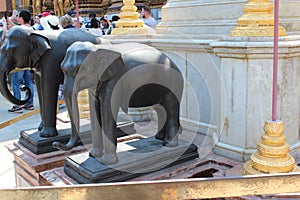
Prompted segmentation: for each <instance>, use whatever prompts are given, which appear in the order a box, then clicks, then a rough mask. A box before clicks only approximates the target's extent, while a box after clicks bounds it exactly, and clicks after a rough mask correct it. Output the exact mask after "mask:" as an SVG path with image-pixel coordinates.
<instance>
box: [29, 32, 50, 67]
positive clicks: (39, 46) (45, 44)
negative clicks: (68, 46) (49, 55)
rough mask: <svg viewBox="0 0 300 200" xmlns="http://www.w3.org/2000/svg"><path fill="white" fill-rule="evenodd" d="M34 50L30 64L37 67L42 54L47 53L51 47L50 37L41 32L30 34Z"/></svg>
mask: <svg viewBox="0 0 300 200" xmlns="http://www.w3.org/2000/svg"><path fill="white" fill-rule="evenodd" d="M30 39H31V45H32V50H31V54H30V63H29V64H30V66H31V67H36V65H37V63H38V61H39V60H40V58H41V56H43V55H44V54H45V52H46V51H47V50H49V49H52V48H51V45H50V41H49V39H48V38H47V37H46V36H44V35H41V34H37V33H31V34H30Z"/></svg>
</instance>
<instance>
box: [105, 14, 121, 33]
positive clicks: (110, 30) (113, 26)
mask: <svg viewBox="0 0 300 200" xmlns="http://www.w3.org/2000/svg"><path fill="white" fill-rule="evenodd" d="M119 19H120V17H119V16H118V15H114V16H112V18H111V24H110V26H109V27H108V30H107V31H106V35H110V34H111V32H112V30H113V29H114V28H116V21H118V20H119Z"/></svg>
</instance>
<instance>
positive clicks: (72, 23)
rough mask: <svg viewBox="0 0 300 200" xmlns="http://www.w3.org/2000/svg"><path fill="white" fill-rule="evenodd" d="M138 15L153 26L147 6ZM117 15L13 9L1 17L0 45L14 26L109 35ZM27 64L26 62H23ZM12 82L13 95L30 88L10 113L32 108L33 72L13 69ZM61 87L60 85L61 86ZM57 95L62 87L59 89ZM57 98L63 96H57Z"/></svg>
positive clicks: (153, 22) (19, 96) (114, 26)
mask: <svg viewBox="0 0 300 200" xmlns="http://www.w3.org/2000/svg"><path fill="white" fill-rule="evenodd" d="M141 17H142V18H143V20H144V22H145V25H147V26H149V27H151V28H154V29H155V27H156V20H155V19H154V18H153V17H152V16H151V10H150V8H149V7H148V6H145V7H144V8H142V12H141ZM119 19H120V18H119V16H118V15H114V16H112V18H111V20H109V19H108V17H107V16H106V15H104V16H102V17H101V18H97V15H96V13H94V12H91V13H89V15H88V19H86V20H85V19H84V18H82V17H80V16H77V15H76V12H75V10H70V11H68V12H67V13H66V14H65V15H64V16H61V17H58V16H56V15H55V13H54V12H53V11H45V12H43V13H40V14H37V15H36V16H34V17H33V18H32V17H31V13H30V12H29V11H28V10H15V11H13V13H12V15H11V16H10V17H7V16H6V15H5V16H4V17H3V18H2V19H1V21H0V36H1V37H0V45H1V44H2V43H3V41H4V40H5V34H6V33H7V31H9V29H11V28H12V27H13V26H23V27H27V28H28V27H31V28H32V29H33V30H40V31H42V30H59V29H69V28H81V29H83V30H86V31H89V32H90V33H92V34H94V35H96V36H99V37H100V36H102V35H109V34H111V33H112V30H113V29H114V28H116V22H117V21H118V20H119ZM26 67H29V66H24V68H25V69H26ZM10 78H11V86H12V90H13V94H14V96H15V97H16V98H18V99H20V98H21V85H25V86H27V87H28V88H30V90H31V94H32V95H31V98H30V100H29V102H28V103H27V104H26V105H24V106H18V105H14V106H13V107H12V108H11V109H9V110H8V112H10V113H22V112H23V109H27V110H33V109H34V104H33V97H34V89H33V83H32V74H31V72H30V70H22V71H18V72H14V73H12V75H11V76H10ZM60 90H61V87H60ZM58 93H59V94H60V95H62V94H63V92H62V91H59V92H58ZM58 98H59V99H61V98H62V96H58Z"/></svg>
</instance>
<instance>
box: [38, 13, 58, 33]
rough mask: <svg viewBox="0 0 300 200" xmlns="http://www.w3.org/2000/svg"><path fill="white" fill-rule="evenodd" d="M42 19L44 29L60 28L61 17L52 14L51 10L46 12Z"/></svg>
mask: <svg viewBox="0 0 300 200" xmlns="http://www.w3.org/2000/svg"><path fill="white" fill-rule="evenodd" d="M42 16H43V17H42V18H41V19H40V22H41V25H42V26H43V28H44V30H59V28H60V26H59V18H58V17H57V16H55V15H51V14H50V13H49V12H44V13H43V14H42Z"/></svg>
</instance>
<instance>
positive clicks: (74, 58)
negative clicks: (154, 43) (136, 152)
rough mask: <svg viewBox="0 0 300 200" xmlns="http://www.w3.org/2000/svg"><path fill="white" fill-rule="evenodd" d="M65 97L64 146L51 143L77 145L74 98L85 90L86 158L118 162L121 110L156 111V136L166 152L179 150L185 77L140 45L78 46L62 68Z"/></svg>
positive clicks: (162, 56)
mask: <svg viewBox="0 0 300 200" xmlns="http://www.w3.org/2000/svg"><path fill="white" fill-rule="evenodd" d="M62 70H63V72H64V74H65V81H64V95H65V100H66V104H67V108H68V111H69V113H70V119H71V123H72V136H71V139H70V141H69V142H68V144H66V145H63V144H60V143H54V144H53V145H54V146H55V147H56V148H60V149H63V150H69V149H71V148H72V147H74V145H75V144H76V141H77V140H78V138H79V136H78V131H79V118H78V103H77V95H78V92H79V91H80V90H83V89H89V95H90V96H89V99H90V112H91V125H92V141H93V147H92V150H91V152H90V155H91V156H93V157H97V158H99V159H100V160H101V162H102V163H104V164H113V163H116V162H117V161H118V158H117V155H116V145H117V135H116V132H117V131H116V119H117V115H118V111H119V108H122V109H123V110H124V111H125V112H127V109H128V107H144V106H152V105H160V106H161V107H162V108H163V109H164V111H165V112H164V114H165V115H164V116H163V115H158V120H159V123H162V124H163V125H162V129H161V130H160V131H159V134H158V135H156V137H157V138H158V139H161V140H163V144H164V145H166V146H169V147H172V146H177V145H178V133H179V132H180V123H179V110H180V101H181V96H182V91H183V83H184V81H183V77H182V74H181V72H180V70H179V69H178V68H177V66H176V65H175V64H174V63H173V62H172V61H171V60H170V59H169V58H168V57H167V56H166V55H165V54H163V53H162V52H160V51H158V50H157V49H155V48H152V47H150V46H147V45H144V44H139V43H125V44H116V45H94V44H91V43H89V42H76V43H74V44H73V45H71V46H70V47H69V48H68V51H67V54H66V56H65V58H64V61H63V62H62Z"/></svg>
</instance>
